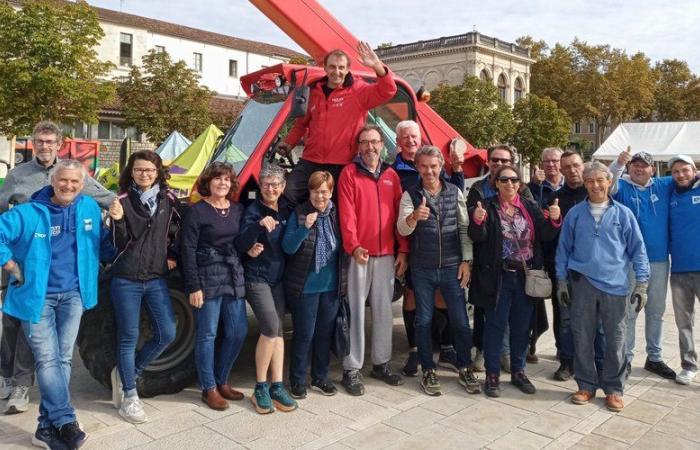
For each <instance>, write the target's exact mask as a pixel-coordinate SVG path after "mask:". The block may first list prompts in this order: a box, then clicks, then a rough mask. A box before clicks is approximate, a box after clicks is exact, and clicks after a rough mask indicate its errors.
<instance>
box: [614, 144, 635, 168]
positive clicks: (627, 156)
mask: <svg viewBox="0 0 700 450" xmlns="http://www.w3.org/2000/svg"><path fill="white" fill-rule="evenodd" d="M630 161H632V146H630V145H628V146H627V148H626V149H625V151H623V152H621V153H620V155H619V156H618V157H617V164H618V165H620V166H625V165H627V163H628V162H630Z"/></svg>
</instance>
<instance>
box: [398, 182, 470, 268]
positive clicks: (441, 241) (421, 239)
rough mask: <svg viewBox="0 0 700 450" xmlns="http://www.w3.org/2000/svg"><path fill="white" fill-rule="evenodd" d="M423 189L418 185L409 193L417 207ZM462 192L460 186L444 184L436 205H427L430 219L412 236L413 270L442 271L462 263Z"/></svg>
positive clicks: (422, 223)
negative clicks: (459, 206)
mask: <svg viewBox="0 0 700 450" xmlns="http://www.w3.org/2000/svg"><path fill="white" fill-rule="evenodd" d="M421 189H422V188H421V186H420V185H418V186H415V187H414V188H412V189H410V190H409V191H408V193H409V195H410V196H411V200H412V201H413V207H414V208H417V207H418V206H419V205H420V204H421V202H422V201H423V193H422V192H421ZM458 192H459V191H458V189H457V187H456V186H454V185H453V184H451V183H444V182H443V183H442V190H441V191H440V194H439V195H438V198H437V203H436V205H431V202H430V201H428V202H426V204H427V206H428V208H430V216H429V217H428V220H421V221H418V223H417V224H416V229H415V230H414V231H413V233H412V234H411V237H410V238H411V248H410V252H409V253H408V258H409V264H410V266H411V267H419V268H421V269H438V268H443V267H452V266H456V265H459V263H460V262H462V245H461V242H460V240H459V229H458V226H457V220H458V219H457V195H458Z"/></svg>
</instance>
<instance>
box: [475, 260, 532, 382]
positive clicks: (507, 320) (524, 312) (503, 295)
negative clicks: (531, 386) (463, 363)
mask: <svg viewBox="0 0 700 450" xmlns="http://www.w3.org/2000/svg"><path fill="white" fill-rule="evenodd" d="M534 310H535V307H534V305H533V304H532V302H531V301H530V300H529V299H528V298H527V296H526V295H525V274H524V273H523V272H522V271H516V272H510V271H507V270H503V271H502V273H501V290H500V292H499V293H498V301H497V302H496V306H495V307H494V308H493V309H487V310H486V323H485V324H484V365H485V366H486V373H487V374H489V375H490V374H500V373H501V364H500V358H501V351H502V349H503V335H504V334H505V331H506V327H508V328H509V330H510V370H511V372H516V371H519V370H522V369H523V368H524V367H525V354H526V353H527V346H528V344H529V342H530V320H532V313H533V311H534Z"/></svg>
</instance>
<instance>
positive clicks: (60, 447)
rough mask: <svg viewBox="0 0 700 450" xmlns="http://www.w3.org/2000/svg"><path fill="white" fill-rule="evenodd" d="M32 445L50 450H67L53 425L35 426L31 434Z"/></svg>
mask: <svg viewBox="0 0 700 450" xmlns="http://www.w3.org/2000/svg"><path fill="white" fill-rule="evenodd" d="M32 445H34V446H36V447H42V448H47V449H50V450H68V446H67V445H66V443H65V442H63V441H62V440H61V436H59V434H58V430H57V429H56V427H54V426H50V427H48V428H37V429H36V432H35V433H34V436H32Z"/></svg>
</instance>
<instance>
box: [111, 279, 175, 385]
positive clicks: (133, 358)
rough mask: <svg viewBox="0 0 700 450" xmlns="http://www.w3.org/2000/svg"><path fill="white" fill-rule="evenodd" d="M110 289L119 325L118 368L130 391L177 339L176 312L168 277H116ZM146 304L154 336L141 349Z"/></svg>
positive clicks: (123, 382) (123, 383) (115, 316)
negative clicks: (143, 313)
mask: <svg viewBox="0 0 700 450" xmlns="http://www.w3.org/2000/svg"><path fill="white" fill-rule="evenodd" d="M110 290H111V297H112V307H113V308H114V318H115V320H116V324H117V368H118V369H119V376H120V378H121V380H122V385H123V387H124V392H127V391H129V390H133V389H136V377H138V376H139V375H141V373H143V371H144V369H145V368H146V367H148V365H149V364H150V363H151V361H153V360H154V359H156V358H157V357H158V355H160V354H161V353H162V352H163V350H165V349H166V348H167V347H168V345H170V343H171V342H173V340H174V339H175V313H174V312H173V305H172V303H171V302H170V294H169V293H168V284H167V282H166V281H165V278H154V279H152V280H148V281H132V280H127V279H126V278H119V277H113V278H112V284H111V289H110ZM142 303H143V305H144V307H145V309H146V313H147V314H148V317H149V319H150V320H151V328H152V330H153V337H152V338H151V339H150V340H149V341H148V342H146V343H144V344H143V346H142V347H141V349H140V350H139V351H138V352H137V351H136V344H137V342H138V339H139V324H140V318H141V304H142Z"/></svg>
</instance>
